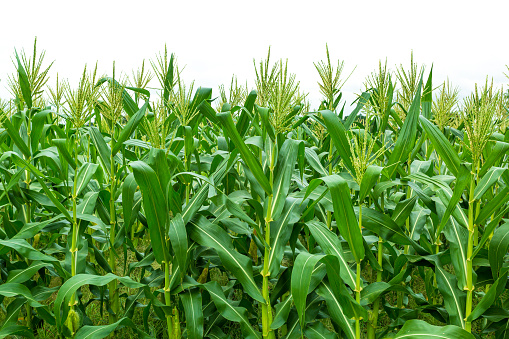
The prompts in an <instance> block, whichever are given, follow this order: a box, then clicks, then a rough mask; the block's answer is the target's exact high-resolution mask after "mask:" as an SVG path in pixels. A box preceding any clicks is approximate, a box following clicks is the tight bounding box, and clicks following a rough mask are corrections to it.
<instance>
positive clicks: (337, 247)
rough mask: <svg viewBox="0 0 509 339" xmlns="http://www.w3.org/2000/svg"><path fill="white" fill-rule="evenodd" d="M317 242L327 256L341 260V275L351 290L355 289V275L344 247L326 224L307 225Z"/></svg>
mask: <svg viewBox="0 0 509 339" xmlns="http://www.w3.org/2000/svg"><path fill="white" fill-rule="evenodd" d="M306 226H307V227H308V229H309V231H310V232H311V234H312V235H313V238H314V239H315V241H316V242H317V243H318V244H319V245H320V247H321V248H322V250H323V251H324V252H325V253H326V254H330V255H334V256H336V257H337V258H338V260H339V266H340V270H339V274H340V275H341V278H342V279H343V280H344V281H345V283H346V284H347V285H348V286H350V288H351V289H354V288H355V274H354V272H353V271H352V270H351V269H350V265H348V262H347V261H346V259H345V256H344V254H343V247H342V246H341V242H340V241H339V238H338V236H337V235H336V234H334V233H332V232H331V231H330V230H329V229H328V228H327V226H326V225H325V224H323V223H321V222H318V221H310V222H307V223H306Z"/></svg>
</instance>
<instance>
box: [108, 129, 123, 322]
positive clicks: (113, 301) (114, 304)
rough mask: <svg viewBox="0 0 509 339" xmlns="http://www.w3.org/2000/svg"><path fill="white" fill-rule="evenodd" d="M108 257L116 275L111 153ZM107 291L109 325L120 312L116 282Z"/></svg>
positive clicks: (111, 159) (113, 180)
mask: <svg viewBox="0 0 509 339" xmlns="http://www.w3.org/2000/svg"><path fill="white" fill-rule="evenodd" d="M113 131H114V129H113V125H112V127H111V140H110V143H111V149H113V146H114V137H113ZM110 162H111V168H110V256H109V264H110V268H111V270H112V271H113V274H116V272H117V269H116V260H115V257H116V253H115V247H114V245H113V244H114V243H115V237H116V222H115V217H116V215H115V189H116V187H115V186H116V176H115V159H114V157H113V153H110ZM108 290H109V294H110V305H111V310H112V311H113V314H112V315H111V317H110V323H114V322H116V321H117V319H118V314H119V312H120V300H119V294H118V288H117V281H116V280H113V281H111V282H110V283H108Z"/></svg>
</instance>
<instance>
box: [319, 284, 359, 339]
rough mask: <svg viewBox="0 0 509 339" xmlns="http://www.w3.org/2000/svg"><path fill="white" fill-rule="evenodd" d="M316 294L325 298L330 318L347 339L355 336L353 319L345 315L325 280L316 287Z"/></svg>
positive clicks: (352, 338)
mask: <svg viewBox="0 0 509 339" xmlns="http://www.w3.org/2000/svg"><path fill="white" fill-rule="evenodd" d="M318 294H319V295H320V296H321V297H323V298H324V299H325V305H326V306H327V310H329V314H330V316H331V318H332V320H333V321H334V322H335V323H336V324H338V325H339V327H341V329H342V330H343V331H344V332H345V335H346V336H347V338H349V339H354V338H355V330H354V327H353V326H354V325H353V324H354V321H353V320H351V319H350V318H349V317H347V316H346V314H345V312H344V311H343V306H342V305H341V303H340V301H339V299H338V298H337V297H336V296H335V295H334V293H333V292H332V289H331V287H330V286H329V285H328V284H326V283H325V282H324V283H322V284H321V285H320V286H319V287H318Z"/></svg>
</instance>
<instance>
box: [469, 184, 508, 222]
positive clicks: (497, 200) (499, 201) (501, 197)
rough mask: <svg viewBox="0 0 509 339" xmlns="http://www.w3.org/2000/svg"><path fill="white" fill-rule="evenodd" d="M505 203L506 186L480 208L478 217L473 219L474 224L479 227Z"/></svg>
mask: <svg viewBox="0 0 509 339" xmlns="http://www.w3.org/2000/svg"><path fill="white" fill-rule="evenodd" d="M507 201H509V187H508V186H506V187H504V188H503V189H501V190H500V191H499V192H498V193H497V195H495V197H494V198H493V199H491V200H489V201H487V202H486V203H485V204H484V206H483V207H482V208H481V211H480V212H479V215H478V216H477V217H476V218H475V224H476V225H481V224H482V223H484V222H485V221H486V219H488V218H489V217H491V216H492V215H493V214H495V212H496V211H497V210H498V209H499V208H500V207H501V206H502V205H504V204H505V203H506V202H507Z"/></svg>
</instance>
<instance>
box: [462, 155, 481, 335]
mask: <svg viewBox="0 0 509 339" xmlns="http://www.w3.org/2000/svg"><path fill="white" fill-rule="evenodd" d="M473 166H474V168H472V172H471V173H470V191H469V194H468V199H469V200H468V244H467V246H468V247H467V287H466V290H467V304H466V309H465V318H468V316H469V315H470V313H472V297H473V293H474V289H475V287H474V283H473V280H472V260H473V258H472V253H473V249H474V234H475V225H474V203H475V200H474V190H475V174H476V172H477V171H476V170H477V167H478V161H476V162H475V163H474V164H473ZM465 330H467V331H468V332H472V322H471V321H465Z"/></svg>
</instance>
